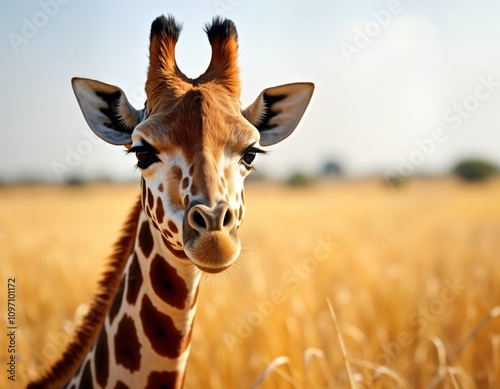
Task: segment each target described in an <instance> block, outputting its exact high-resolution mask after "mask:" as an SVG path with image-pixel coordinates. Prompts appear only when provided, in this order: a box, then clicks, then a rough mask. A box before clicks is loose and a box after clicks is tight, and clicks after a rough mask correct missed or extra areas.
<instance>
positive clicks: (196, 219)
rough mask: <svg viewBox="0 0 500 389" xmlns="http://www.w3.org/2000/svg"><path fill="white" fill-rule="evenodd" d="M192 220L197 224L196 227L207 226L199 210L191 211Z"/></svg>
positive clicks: (204, 227)
mask: <svg viewBox="0 0 500 389" xmlns="http://www.w3.org/2000/svg"><path fill="white" fill-rule="evenodd" d="M193 221H194V222H195V223H196V224H197V225H198V227H201V228H202V229H206V228H207V223H206V222H205V219H204V218H203V216H202V215H201V213H200V212H198V211H195V212H194V213H193Z"/></svg>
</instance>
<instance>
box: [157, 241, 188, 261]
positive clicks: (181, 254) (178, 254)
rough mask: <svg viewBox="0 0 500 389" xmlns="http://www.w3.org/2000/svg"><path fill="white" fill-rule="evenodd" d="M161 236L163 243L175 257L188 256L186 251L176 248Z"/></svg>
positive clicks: (186, 257) (182, 257)
mask: <svg viewBox="0 0 500 389" xmlns="http://www.w3.org/2000/svg"><path fill="white" fill-rule="evenodd" d="M162 238H163V243H164V244H165V247H166V248H167V249H168V250H169V251H170V252H171V253H172V254H173V255H175V256H176V257H177V258H179V259H188V256H187V255H186V253H185V252H184V250H176V249H175V248H174V247H173V246H172V244H171V243H170V242H169V241H168V240H167V239H165V237H162ZM177 243H178V245H179V246H180V245H181V244H180V242H177Z"/></svg>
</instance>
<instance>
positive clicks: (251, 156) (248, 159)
mask: <svg viewBox="0 0 500 389" xmlns="http://www.w3.org/2000/svg"><path fill="white" fill-rule="evenodd" d="M256 156H257V152H256V151H255V150H247V151H246V152H245V154H244V155H243V158H242V159H241V160H242V161H243V163H244V164H245V166H247V167H251V166H252V162H253V161H254V160H255V157H256Z"/></svg>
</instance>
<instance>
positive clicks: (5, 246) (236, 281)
mask: <svg viewBox="0 0 500 389" xmlns="http://www.w3.org/2000/svg"><path fill="white" fill-rule="evenodd" d="M137 195H138V187H137V186H111V185H87V186H76V187H57V186H54V187H42V186H18V187H2V188H0V239H1V241H0V261H1V262H0V264H1V265H0V266H1V267H0V272H1V273H0V286H1V290H0V313H1V314H0V328H1V332H0V333H1V334H2V335H3V333H4V331H6V328H7V326H8V325H7V322H6V320H7V307H6V297H7V280H8V278H15V280H16V289H15V295H16V299H15V304H16V317H15V319H16V326H17V330H16V331H17V332H16V356H17V360H16V385H17V386H14V385H11V387H20V388H22V387H24V386H25V384H26V382H27V380H28V378H29V377H30V376H32V375H35V374H37V373H38V372H39V371H40V370H43V369H44V368H46V367H47V366H48V364H50V363H51V361H53V360H54V359H55V358H57V356H58V353H59V352H61V350H62V348H63V347H64V344H65V342H66V341H67V340H69V339H70V334H71V331H72V329H73V327H74V322H75V321H78V319H79V317H81V315H82V314H83V313H84V312H85V307H86V306H85V303H86V302H88V301H89V299H90V298H91V296H92V294H93V291H94V287H95V283H96V281H97V279H98V276H99V273H100V272H101V271H102V269H103V266H104V263H105V258H106V257H107V256H108V255H109V254H110V253H111V248H112V244H113V242H114V240H115V239H116V237H117V232H118V231H119V229H120V226H121V223H122V222H123V221H124V220H125V218H126V215H127V214H128V210H129V208H130V207H131V206H132V204H133V203H134V202H135V199H136V197H137ZM246 203H247V216H246V218H245V221H244V223H243V226H242V227H241V229H240V238H241V240H242V242H243V244H244V252H243V254H242V257H241V258H240V260H239V262H237V264H236V266H234V267H233V268H231V269H229V270H228V271H226V272H225V273H223V274H221V275H212V276H204V277H203V279H202V285H201V290H200V298H199V307H198V314H197V317H196V320H195V330H194V334H193V340H192V353H191V357H190V360H189V365H188V370H187V376H186V385H185V386H186V387H187V388H217V389H219V388H250V387H252V385H255V386H256V387H259V388H325V387H329V388H345V387H350V385H351V386H356V387H357V388H365V387H366V388H368V387H370V388H371V387H374V388H394V387H397V388H499V387H500V317H499V316H500V179H495V180H490V181H487V182H484V183H481V184H465V183H462V182H459V181H457V180H454V179H451V178H447V179H439V180H437V179H436V180H412V181H409V182H408V183H406V184H404V185H402V186H401V187H398V188H397V189H390V188H388V187H387V186H386V185H385V184H384V183H383V182H382V181H380V180H366V181H353V182H347V181H338V182H331V183H317V184H314V185H312V186H309V187H304V188H290V187H285V186H279V185H274V184H264V183H249V184H248V185H247V191H246ZM329 302H330V303H331V306H332V308H333V311H334V313H335V316H336V318H337V321H338V327H339V331H338V332H337V331H336V327H335V325H334V320H333V316H332V313H331V312H330V310H329ZM339 340H341V341H343V344H344V346H345V350H344V352H342V348H341V347H340V346H339ZM0 347H1V349H0V364H1V366H2V368H1V370H0V387H9V384H10V381H8V380H7V373H6V363H7V360H8V354H7V337H6V336H2V338H1V340H0Z"/></svg>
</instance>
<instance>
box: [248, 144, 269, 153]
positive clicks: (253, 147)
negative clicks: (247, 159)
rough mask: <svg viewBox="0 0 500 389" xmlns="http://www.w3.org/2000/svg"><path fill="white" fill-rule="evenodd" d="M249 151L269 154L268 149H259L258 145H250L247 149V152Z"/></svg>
mask: <svg viewBox="0 0 500 389" xmlns="http://www.w3.org/2000/svg"><path fill="white" fill-rule="evenodd" d="M248 151H253V152H254V153H257V154H264V155H266V154H267V151H264V150H262V149H259V148H258V147H255V146H250V147H248V148H247V149H246V150H245V153H246V152H248Z"/></svg>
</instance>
